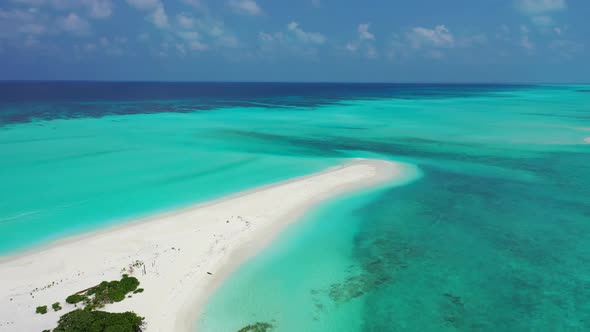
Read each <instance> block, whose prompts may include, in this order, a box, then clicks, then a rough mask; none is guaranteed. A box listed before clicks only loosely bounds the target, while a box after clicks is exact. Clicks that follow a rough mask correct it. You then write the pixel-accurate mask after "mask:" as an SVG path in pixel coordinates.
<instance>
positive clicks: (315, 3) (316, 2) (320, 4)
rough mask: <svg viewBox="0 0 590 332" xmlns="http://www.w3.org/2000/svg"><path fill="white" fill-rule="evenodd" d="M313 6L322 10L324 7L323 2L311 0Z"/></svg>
mask: <svg viewBox="0 0 590 332" xmlns="http://www.w3.org/2000/svg"><path fill="white" fill-rule="evenodd" d="M311 5H312V6H314V7H316V8H320V7H321V6H322V2H321V0H311Z"/></svg>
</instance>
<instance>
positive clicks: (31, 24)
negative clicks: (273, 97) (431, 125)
mask: <svg viewBox="0 0 590 332" xmlns="http://www.w3.org/2000/svg"><path fill="white" fill-rule="evenodd" d="M589 17H590V1H588V0H446V1H440V0H397V1H396V0H365V1H360V0H1V1H0V79H66V80H69V79H73V80H190V81H349V82H350V81H353V82H371V81H376V82H590V61H589V60H588V59H590V56H589V53H590V52H589V47H590V45H589V44H590V37H589V34H590V19H589Z"/></svg>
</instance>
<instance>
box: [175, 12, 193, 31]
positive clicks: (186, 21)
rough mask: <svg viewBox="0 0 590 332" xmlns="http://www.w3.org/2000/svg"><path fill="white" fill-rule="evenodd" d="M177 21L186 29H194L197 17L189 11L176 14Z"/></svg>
mask: <svg viewBox="0 0 590 332" xmlns="http://www.w3.org/2000/svg"><path fill="white" fill-rule="evenodd" d="M176 21H177V22H178V24H179V25H180V26H181V27H182V28H184V29H192V28H193V27H194V26H195V19H194V18H193V17H192V16H191V15H190V14H187V13H181V14H178V15H176Z"/></svg>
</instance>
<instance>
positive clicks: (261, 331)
mask: <svg viewBox="0 0 590 332" xmlns="http://www.w3.org/2000/svg"><path fill="white" fill-rule="evenodd" d="M272 327H273V326H272V324H270V323H265V322H256V323H254V324H250V325H248V326H244V327H242V328H241V329H240V330H239V331H238V332H267V331H270V330H272Z"/></svg>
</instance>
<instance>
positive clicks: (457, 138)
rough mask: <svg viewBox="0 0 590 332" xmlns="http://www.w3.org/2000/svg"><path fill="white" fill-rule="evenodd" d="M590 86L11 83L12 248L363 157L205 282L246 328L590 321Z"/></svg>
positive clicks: (210, 312)
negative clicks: (405, 169) (370, 173)
mask: <svg viewBox="0 0 590 332" xmlns="http://www.w3.org/2000/svg"><path fill="white" fill-rule="evenodd" d="M587 137H590V86H588V85H501V84H498V85H491V84H487V85H484V84H479V85H478V84H471V85H469V84H461V85H445V84H331V83H313V84H309V83H150V82H119V83H111V82H2V83H0V170H1V172H0V183H2V186H1V187H0V254H2V255H8V254H12V253H16V252H20V251H23V250H29V249H32V248H35V247H37V246H42V245H44V244H47V243H49V242H51V241H54V240H56V239H60V238H63V237H65V236H69V235H74V234H79V233H82V232H87V231H91V230H95V229H100V228H102V227H106V226H109V225H114V224H119V223H124V222H126V221H129V220H133V219H135V218H139V217H143V216H147V215H150V214H153V213H157V212H163V211H168V210H171V209H176V208H179V207H183V206H187V205H190V204H194V203H198V202H202V201H205V200H209V199H214V198H218V197H221V196H223V195H227V194H230V193H234V192H237V191H240V190H245V189H249V188H252V187H255V186H259V185H263V184H268V183H272V182H275V181H279V180H284V179H288V178H290V177H294V176H299V175H304V174H309V173H311V172H315V171H319V170H322V169H325V168H327V167H330V166H334V165H337V164H340V163H342V162H343V161H345V160H346V159H348V158H354V157H366V158H381V159H389V160H399V161H403V162H406V163H410V164H413V165H415V166H416V168H417V169H419V173H420V174H419V175H418V174H416V175H415V176H414V180H413V181H411V182H409V183H406V184H405V185H403V186H391V187H384V188H379V189H375V190H370V191H365V192H361V193H355V194H353V195H347V196H345V197H339V198H337V199H334V200H331V201H330V202H327V203H326V204H323V205H322V206H319V207H317V208H316V209H314V210H313V211H311V212H310V213H309V214H307V215H306V216H305V217H304V218H303V220H301V221H300V222H298V223H295V224H293V225H292V226H290V227H289V228H288V229H287V230H286V231H285V232H284V233H283V234H281V235H280V236H279V237H278V238H277V240H276V241H275V242H274V243H273V244H272V245H271V246H270V247H269V248H267V249H265V250H264V251H263V252H262V253H260V254H259V255H257V256H255V257H254V258H252V259H251V260H249V261H248V262H246V263H245V264H244V265H242V266H241V267H240V268H239V269H238V271H236V272H235V273H234V274H232V275H231V276H230V277H229V278H228V280H227V281H225V282H224V283H223V284H222V285H221V287H220V288H219V289H218V290H217V291H216V293H215V294H214V295H213V297H212V298H211V300H210V302H209V303H208V304H207V306H206V307H205V310H204V312H203V315H202V316H201V317H195V320H198V323H197V325H198V326H199V328H200V330H203V331H237V330H238V329H240V328H241V327H244V326H246V325H248V324H252V323H255V322H268V323H270V324H272V325H273V326H274V330H276V331H586V330H589V329H590V304H589V303H588V301H587V300H588V299H589V298H590V264H588V261H589V260H590V203H588V199H587V197H589V194H590V189H589V188H590V144H588V143H585V141H584V140H585V139H586V138H587Z"/></svg>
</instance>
